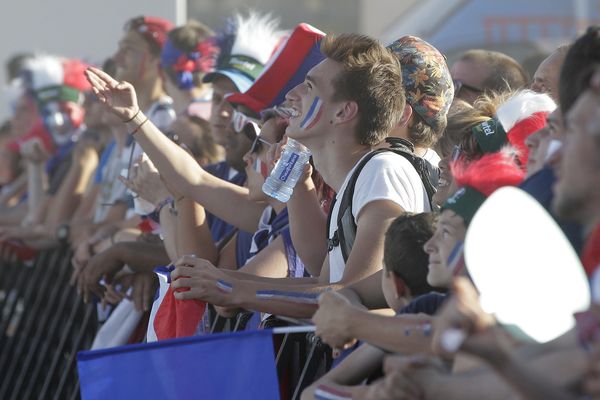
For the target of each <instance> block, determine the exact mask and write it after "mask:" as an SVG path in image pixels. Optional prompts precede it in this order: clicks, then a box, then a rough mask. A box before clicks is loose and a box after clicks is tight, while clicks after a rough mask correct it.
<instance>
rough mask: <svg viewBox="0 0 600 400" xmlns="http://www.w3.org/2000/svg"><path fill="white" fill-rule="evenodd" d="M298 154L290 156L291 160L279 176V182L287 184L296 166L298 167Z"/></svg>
mask: <svg viewBox="0 0 600 400" xmlns="http://www.w3.org/2000/svg"><path fill="white" fill-rule="evenodd" d="M298 158H299V156H298V154H296V153H292V154H290V158H289V159H288V162H287V163H286V164H285V168H284V169H283V171H281V175H279V180H280V181H283V182H285V181H286V180H287V178H288V176H290V174H291V173H292V169H294V165H296V161H298Z"/></svg>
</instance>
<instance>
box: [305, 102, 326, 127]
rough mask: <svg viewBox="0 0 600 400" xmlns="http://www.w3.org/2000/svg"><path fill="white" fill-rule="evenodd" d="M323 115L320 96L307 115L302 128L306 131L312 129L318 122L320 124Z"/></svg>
mask: <svg viewBox="0 0 600 400" xmlns="http://www.w3.org/2000/svg"><path fill="white" fill-rule="evenodd" d="M322 113H323V101H322V100H321V98H320V97H319V96H315V98H314V100H313V102H312V104H311V105H310V108H309V109H308V112H307V113H306V116H305V117H304V119H303V120H302V122H301V123H300V128H301V129H304V130H309V129H311V128H312V127H313V126H315V124H316V123H317V122H319V120H320V119H321V114H322Z"/></svg>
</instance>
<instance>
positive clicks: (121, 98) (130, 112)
mask: <svg viewBox="0 0 600 400" xmlns="http://www.w3.org/2000/svg"><path fill="white" fill-rule="evenodd" d="M85 76H86V78H87V80H88V81H89V82H90V84H91V85H92V90H93V91H94V94H95V95H96V96H98V99H99V100H100V102H102V103H104V104H105V105H107V106H108V108H109V109H110V110H111V111H112V112H113V113H114V114H115V115H117V116H118V117H119V118H121V120H122V121H124V122H127V121H129V120H131V119H132V118H133V117H134V116H135V115H136V114H137V113H138V112H139V111H140V108H139V105H138V102H137V96H136V94H135V89H134V87H133V85H132V84H131V83H129V82H125V81H122V82H119V81H117V80H115V79H114V78H113V77H112V76H110V75H108V74H107V73H106V72H104V71H102V70H99V69H98V68H94V67H90V68H88V69H87V70H86V71H85Z"/></svg>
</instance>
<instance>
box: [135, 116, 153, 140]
mask: <svg viewBox="0 0 600 400" xmlns="http://www.w3.org/2000/svg"><path fill="white" fill-rule="evenodd" d="M148 119H149V118H148V117H146V119H145V120H144V121H142V123H141V124H139V125H138V126H137V127H136V128H135V129H134V130H133V131H131V133H130V135H131V136H133V135H135V134H136V133H137V132H138V131H139V130H140V128H141V127H142V125H144V124H145V123H146V122H148Z"/></svg>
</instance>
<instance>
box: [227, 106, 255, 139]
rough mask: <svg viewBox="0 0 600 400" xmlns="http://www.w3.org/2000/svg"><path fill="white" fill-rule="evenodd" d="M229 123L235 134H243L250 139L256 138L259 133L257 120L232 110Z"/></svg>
mask: <svg viewBox="0 0 600 400" xmlns="http://www.w3.org/2000/svg"><path fill="white" fill-rule="evenodd" d="M231 123H232V124H233V130H234V131H235V132H236V133H242V132H243V133H244V134H246V136H248V137H249V138H250V139H254V138H256V137H257V136H258V134H259V132H260V127H259V125H258V124H259V122H258V120H256V119H254V118H250V117H248V116H247V115H245V114H243V113H241V112H239V111H238V110H233V116H232V118H231Z"/></svg>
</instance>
